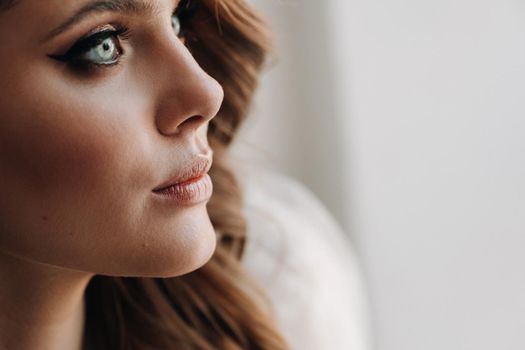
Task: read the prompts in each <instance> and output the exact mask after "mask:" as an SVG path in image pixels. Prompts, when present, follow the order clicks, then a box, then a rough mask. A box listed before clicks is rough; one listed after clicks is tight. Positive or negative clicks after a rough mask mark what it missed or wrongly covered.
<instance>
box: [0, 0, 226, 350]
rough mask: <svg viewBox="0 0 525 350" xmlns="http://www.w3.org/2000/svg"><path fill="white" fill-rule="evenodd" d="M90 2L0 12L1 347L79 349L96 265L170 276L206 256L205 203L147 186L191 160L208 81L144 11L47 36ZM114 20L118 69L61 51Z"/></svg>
mask: <svg viewBox="0 0 525 350" xmlns="http://www.w3.org/2000/svg"><path fill="white" fill-rule="evenodd" d="M90 1H93V0H46V1H42V0H19V3H18V4H17V5H16V6H15V7H13V8H12V9H10V10H8V11H6V12H4V13H1V14H0V43H1V45H0V91H1V92H0V193H1V196H0V281H1V286H2V287H1V288H0V349H4V348H5V349H21V350H24V349H54V350H56V349H58V350H60V349H68V350H71V349H73V350H74V349H81V340H82V334H83V327H84V324H83V317H84V310H83V297H84V291H85V288H86V286H87V284H88V282H89V280H90V279H91V278H92V277H93V276H94V275H96V274H104V275H112V276H148V277H172V276H178V275H182V274H185V273H188V272H190V271H193V270H195V269H197V268H199V267H200V266H202V265H203V264H204V263H206V262H207V261H208V260H209V258H210V257H211V255H212V254H213V251H214V249H215V244H216V237H215V232H214V230H213V227H212V225H211V223H210V220H209V216H208V213H207V210H206V203H205V202H203V203H199V204H196V205H191V206H180V205H174V204H173V203H167V202H165V201H160V200H159V198H158V196H157V195H155V194H154V193H153V192H152V189H153V188H155V187H157V186H158V185H160V184H162V183H164V182H166V180H168V179H169V178H170V177H171V176H173V175H174V174H177V172H180V171H181V169H182V166H183V164H185V162H186V161H187V160H188V159H190V158H193V157H195V156H196V155H201V156H202V157H210V155H211V151H210V149H209V146H208V143H207V139H206V131H207V127H208V123H209V121H210V119H212V118H213V117H214V116H215V115H216V113H217V111H218V109H219V107H220V105H221V103H222V99H223V90H222V88H221V86H220V85H219V84H218V83H217V81H215V80H214V79H213V78H211V77H210V76H209V75H207V74H206V73H205V72H204V71H203V70H202V69H201V68H200V67H199V65H198V64H197V62H196V61H195V60H194V58H193V57H192V55H191V54H190V52H189V51H188V50H187V49H186V47H185V46H184V42H183V40H181V39H180V38H178V37H177V36H176V34H175V33H174V31H173V29H172V26H171V18H172V17H171V16H172V13H173V10H174V9H175V8H176V6H177V1H176V0H155V1H153V0H143V1H144V2H147V3H149V4H155V6H156V7H157V9H156V11H155V12H154V13H142V14H140V15H138V14H127V13H124V12H109V11H106V12H97V13H95V14H92V15H90V16H89V17H87V18H85V19H83V20H82V21H81V22H79V23H77V24H75V25H73V26H72V27H71V28H70V29H68V30H67V31H65V32H63V33H61V34H60V35H58V36H56V37H54V38H52V39H50V40H46V36H47V34H49V33H50V32H51V31H52V30H53V29H54V28H56V27H57V26H58V25H59V24H61V23H63V22H64V21H65V20H67V19H68V18H70V16H72V14H74V13H75V12H76V11H77V10H78V9H79V8H80V7H82V6H83V5H85V4H87V3H89V2H90ZM114 24H125V25H126V26H128V27H129V28H130V29H131V33H130V36H129V38H128V39H126V40H123V41H120V45H121V46H122V50H123V52H124V54H123V56H122V57H121V59H120V64H118V65H114V66H110V67H105V68H99V69H95V70H90V71H89V73H86V72H80V71H78V69H76V68H72V67H71V66H70V65H68V64H67V63H64V62H60V61H58V60H56V59H54V58H52V57H50V56H49V55H59V54H63V53H64V52H66V51H67V50H68V48H70V47H72V46H73V45H74V44H75V43H76V42H77V41H78V40H79V39H81V38H83V37H84V36H85V35H86V34H87V33H89V32H91V31H92V30H94V29H97V28H100V27H101V26H107V25H114Z"/></svg>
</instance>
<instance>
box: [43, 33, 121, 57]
mask: <svg viewBox="0 0 525 350" xmlns="http://www.w3.org/2000/svg"><path fill="white" fill-rule="evenodd" d="M127 31H128V30H127V28H123V27H121V28H117V29H115V28H114V27H110V28H106V29H103V30H101V31H99V32H97V33H95V34H93V35H91V36H89V37H87V38H85V39H81V40H79V41H78V42H77V43H76V44H75V45H73V47H72V48H70V49H69V50H68V51H67V52H66V53H65V54H63V55H51V57H52V58H54V59H56V60H59V61H62V62H68V63H74V64H78V65H96V66H110V65H114V64H116V63H118V61H119V59H120V56H122V54H123V50H122V47H121V45H120V40H121V39H124V38H125V36H126V33H127Z"/></svg>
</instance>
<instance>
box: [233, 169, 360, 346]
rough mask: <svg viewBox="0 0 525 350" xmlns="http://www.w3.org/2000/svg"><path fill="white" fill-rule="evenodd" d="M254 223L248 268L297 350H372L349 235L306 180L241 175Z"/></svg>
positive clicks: (245, 172)
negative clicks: (301, 181) (262, 289)
mask: <svg viewBox="0 0 525 350" xmlns="http://www.w3.org/2000/svg"><path fill="white" fill-rule="evenodd" d="M239 175H240V179H241V184H242V186H243V188H244V191H245V192H244V193H245V196H246V198H245V200H246V207H245V214H246V216H247V220H248V235H249V236H248V242H247V246H246V251H245V260H244V265H245V266H246V268H247V269H248V271H249V272H250V273H251V274H252V275H253V276H254V277H255V279H256V280H257V281H258V282H259V283H261V285H262V286H264V287H265V288H266V290H267V292H268V293H269V297H270V299H271V300H272V302H273V304H274V307H275V311H276V313H277V318H278V319H277V321H278V323H279V326H280V327H281V329H282V330H283V332H284V336H285V337H286V339H287V340H288V342H289V344H290V346H291V348H292V349H293V350H369V349H370V342H369V340H370V339H369V327H368V326H369V324H368V322H369V321H368V312H367V307H368V303H367V298H366V297H365V293H364V290H365V289H364V288H363V282H362V278H361V274H360V269H359V265H358V262H357V259H356V257H355V254H354V251H353V248H352V246H351V244H350V242H349V241H348V239H347V237H346V235H345V234H344V232H343V231H342V230H341V228H340V227H339V226H338V224H337V223H336V222H335V220H334V219H333V217H332V216H331V215H330V214H329V213H328V211H327V210H326V208H325V207H324V206H323V205H322V204H321V202H320V201H319V200H318V199H317V198H316V197H315V196H314V195H313V194H312V193H311V192H310V191H309V190H308V189H306V188H305V187H304V186H303V185H301V184H300V183H299V182H297V181H295V180H293V179H291V178H288V177H285V176H284V175H279V174H277V173H272V172H268V171H264V172H262V171H260V170H257V171H254V170H248V169H242V170H240V173H239Z"/></svg>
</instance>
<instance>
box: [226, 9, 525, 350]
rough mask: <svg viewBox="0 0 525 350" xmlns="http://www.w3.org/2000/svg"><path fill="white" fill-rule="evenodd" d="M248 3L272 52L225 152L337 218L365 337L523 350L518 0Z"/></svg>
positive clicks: (385, 343) (523, 129) (417, 348)
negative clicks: (363, 293)
mask: <svg viewBox="0 0 525 350" xmlns="http://www.w3.org/2000/svg"><path fill="white" fill-rule="evenodd" d="M251 2H252V3H253V4H255V5H256V6H257V7H258V8H259V9H260V10H261V11H262V12H263V13H264V14H265V15H266V17H267V18H268V19H269V21H270V22H271V23H272V25H273V30H274V35H275V38H276V46H277V50H278V57H277V58H278V60H277V62H276V63H274V64H272V65H271V66H270V67H268V69H267V71H266V74H265V76H264V78H263V81H262V85H261V89H260V91H259V94H258V96H257V100H256V104H255V106H254V109H253V113H252V116H251V118H250V119H249V120H248V121H247V123H246V124H245V125H244V128H243V131H242V134H241V137H240V138H239V140H238V142H237V144H236V152H237V153H238V155H239V157H244V159H246V160H250V161H256V162H259V163H262V164H265V165H266V166H268V167H271V168H273V169H276V170H278V171H280V172H282V173H285V174H288V175H290V176H292V177H294V178H296V179H298V180H299V181H301V182H302V183H303V184H305V185H306V186H307V187H308V188H310V189H311V190H312V191H313V192H314V193H315V194H316V195H317V196H318V197H319V198H320V200H321V201H322V202H323V203H324V204H325V205H326V207H327V208H329V210H330V211H331V212H332V214H333V215H334V217H335V218H336V219H337V220H338V221H339V223H340V224H341V225H342V227H343V228H344V229H345V232H346V233H347V234H348V236H349V237H350V239H351V240H352V242H353V245H354V246H355V248H356V251H357V253H358V255H359V258H360V260H361V261H362V266H363V271H364V276H365V279H366V281H365V283H366V288H367V290H368V294H369V298H370V312H371V323H372V333H373V341H374V349H377V350H422V349H424V350H434V349H435V350H443V349H460V350H470V349H472V350H489V349H490V350H493V349H498V350H506V349H509V350H510V349H513V350H514V349H525V272H524V270H525V155H524V152H525V1H523V0H439V1H437V0H433V1H429V0H388V1H387V0H324V1H319V0H252V1H251ZM320 350H325V349H320ZM326 350H329V349H326ZM330 350H331V349H330Z"/></svg>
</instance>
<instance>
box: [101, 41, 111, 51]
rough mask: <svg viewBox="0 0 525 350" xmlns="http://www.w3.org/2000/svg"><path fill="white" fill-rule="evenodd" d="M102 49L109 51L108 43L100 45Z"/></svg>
mask: <svg viewBox="0 0 525 350" xmlns="http://www.w3.org/2000/svg"><path fill="white" fill-rule="evenodd" d="M102 48H103V49H104V51H108V50H109V49H110V46H109V43H107V42H106V43H104V44H102Z"/></svg>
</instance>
